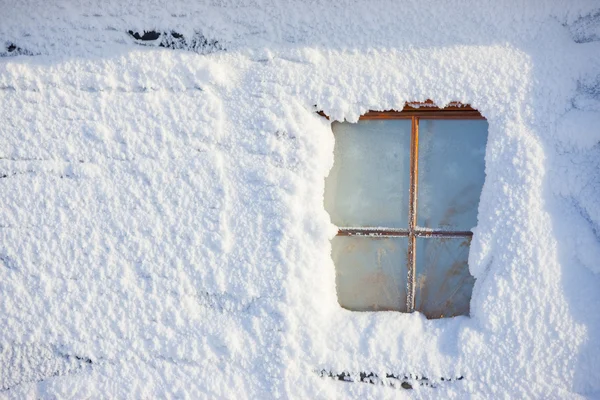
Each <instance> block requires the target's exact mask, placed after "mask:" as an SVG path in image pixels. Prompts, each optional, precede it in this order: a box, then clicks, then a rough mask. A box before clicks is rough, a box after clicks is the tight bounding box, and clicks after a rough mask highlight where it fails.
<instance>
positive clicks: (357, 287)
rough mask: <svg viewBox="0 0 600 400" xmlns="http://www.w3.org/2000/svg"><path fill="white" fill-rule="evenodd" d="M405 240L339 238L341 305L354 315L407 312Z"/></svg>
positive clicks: (334, 254)
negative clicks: (355, 312) (375, 312)
mask: <svg viewBox="0 0 600 400" xmlns="http://www.w3.org/2000/svg"><path fill="white" fill-rule="evenodd" d="M407 244H408V240H407V239H406V238H378V239H373V238H365V237H355V236H354V237H350V236H336V237H335V238H334V239H333V240H332V241H331V248H332V249H331V254H332V258H333V262H334V263H335V268H336V285H337V294H338V301H339V303H340V305H341V306H342V307H344V308H347V309H349V310H354V311H383V310H396V311H406V275H407V270H406V252H407Z"/></svg>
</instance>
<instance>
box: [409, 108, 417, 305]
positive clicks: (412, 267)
mask: <svg viewBox="0 0 600 400" xmlns="http://www.w3.org/2000/svg"><path fill="white" fill-rule="evenodd" d="M411 120H412V121H411V122H412V123H411V138H410V193H409V203H408V254H407V257H408V260H407V268H408V277H407V290H406V311H407V312H409V313H411V312H413V311H415V291H416V277H415V273H416V261H417V251H416V246H417V237H416V235H415V228H416V226H417V194H418V177H419V174H418V172H419V118H418V117H416V116H413V117H412V118H411Z"/></svg>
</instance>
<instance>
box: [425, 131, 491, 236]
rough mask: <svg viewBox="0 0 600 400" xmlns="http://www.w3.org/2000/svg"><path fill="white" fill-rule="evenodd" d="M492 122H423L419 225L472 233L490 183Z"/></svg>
mask: <svg viewBox="0 0 600 400" xmlns="http://www.w3.org/2000/svg"><path fill="white" fill-rule="evenodd" d="M487 130H488V124H487V121H483V120H481V121H480V120H467V121H459V120H421V121H420V122H419V194H418V210H417V224H418V225H419V226H422V227H427V228H442V229H451V230H470V229H472V228H473V227H475V225H477V207H478V205H479V197H480V196H481V188H482V187H483V181H484V179H485V162H484V157H485V145H486V143H487Z"/></svg>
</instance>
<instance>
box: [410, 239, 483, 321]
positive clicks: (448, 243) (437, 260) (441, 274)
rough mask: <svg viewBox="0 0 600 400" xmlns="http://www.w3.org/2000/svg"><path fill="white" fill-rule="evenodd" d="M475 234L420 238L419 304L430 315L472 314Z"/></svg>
mask: <svg viewBox="0 0 600 400" xmlns="http://www.w3.org/2000/svg"><path fill="white" fill-rule="evenodd" d="M470 243H471V238H443V239H437V238H436V239H433V238H418V239H417V268H416V297H415V308H416V309H417V311H420V312H422V313H423V314H425V315H426V316H427V318H443V317H454V316H457V315H469V304H470V301H471V293H472V291H473V285H474V284H475V278H473V276H472V275H471V274H470V273H469V267H468V265H467V260H468V258H469V245H470Z"/></svg>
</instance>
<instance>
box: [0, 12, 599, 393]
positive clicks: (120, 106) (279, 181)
mask: <svg viewBox="0 0 600 400" xmlns="http://www.w3.org/2000/svg"><path fill="white" fill-rule="evenodd" d="M599 15H600V5H599V4H598V2H597V1H573V2H563V1H550V0H548V1H543V0H537V1H531V2H526V3H525V2H518V1H506V2H502V4H498V3H497V2H493V1H486V0H484V1H481V0H480V1H464V2H455V1H440V2H436V3H435V4H434V3H431V4H428V5H424V4H423V2H418V1H406V2H402V3H397V2H391V1H390V2H385V1H381V2H355V1H350V0H347V1H340V2H335V3H332V4H330V2H320V1H311V2H300V1H298V2H295V1H278V2H275V1H262V2H252V1H243V0H239V1H234V0H222V1H215V2H211V3H207V4H196V3H195V2H190V1H177V2H171V3H170V4H169V5H168V6H164V5H163V4H162V3H161V2H158V1H144V2H140V1H135V0H134V1H130V2H113V1H105V2H94V1H91V0H90V1H83V0H82V1H70V2H41V1H36V0H31V1H22V2H18V3H16V4H11V5H10V6H9V5H6V4H5V5H3V7H2V15H0V46H1V45H2V43H5V44H6V50H5V51H3V52H2V53H1V54H0V56H2V57H0V296H1V297H0V298H1V299H2V300H1V301H0V328H1V329H0V397H5V398H26V397H30V398H35V397H42V398H89V397H91V398H157V397H171V398H315V399H319V398H323V399H329V398H373V397H381V398H385V397H404V396H409V397H415V398H465V397H474V398H584V397H588V398H600V361H598V360H600V333H599V332H600V313H599V312H598V309H599V308H600V275H599V274H600V133H599V132H600V130H599V129H600V128H599V126H600V41H599V39H598V29H599V28H598V27H599V26H600V20H599V19H600V18H599ZM129 30H132V31H135V32H142V31H144V30H148V31H150V30H156V31H161V32H171V31H175V32H177V33H179V34H182V35H184V36H185V37H193V36H194V35H196V36H198V35H201V36H202V37H205V38H208V39H210V40H217V41H218V42H219V43H220V47H219V49H215V51H214V52H212V53H211V54H201V53H198V52H195V51H193V50H194V49H191V50H192V51H186V50H185V48H183V49H169V48H160V47H157V46H140V45H139V44H138V43H136V40H135V39H134V38H133V37H132V36H131V35H129V34H128V33H127V32H128V31H129ZM210 40H209V42H210ZM11 45H12V46H11ZM203 52H204V51H203ZM426 99H432V100H434V101H435V102H436V103H437V104H438V105H444V104H447V103H448V102H451V101H461V102H463V103H469V104H471V105H473V106H474V107H475V108H477V109H478V110H480V112H481V113H482V114H483V115H484V116H486V118H487V119H488V122H489V136H488V143H487V148H486V167H485V170H486V180H485V184H484V188H483V192H482V196H481V202H480V205H479V212H478V225H477V227H476V228H475V229H474V236H473V241H472V245H471V251H470V256H469V264H470V270H471V273H472V274H473V276H474V277H475V278H476V279H477V281H476V283H475V287H474V292H473V297H472V300H471V316H470V318H467V317H458V318H453V319H447V320H432V321H429V320H426V319H425V318H424V317H423V316H422V315H420V314H418V313H415V314H410V315H409V314H401V313H394V312H380V313H355V312H350V311H346V310H344V309H342V308H341V307H340V306H339V305H338V303H337V298H336V289H335V270H334V266H333V263H332V261H331V256H330V251H331V245H330V241H329V240H330V239H331V238H332V237H333V236H334V235H335V232H336V228H335V227H334V226H333V225H332V224H331V223H330V218H329V215H328V214H327V213H326V212H325V210H324V205H323V191H324V178H325V177H326V176H327V174H328V173H329V170H330V169H331V167H332V165H333V135H332V133H331V128H330V121H327V120H325V119H324V118H322V117H320V116H319V115H317V114H316V111H318V110H322V111H324V112H325V113H326V114H328V115H329V116H331V119H332V120H340V121H342V120H348V121H356V120H357V119H358V117H359V116H360V115H361V114H363V113H364V112H366V111H367V110H369V109H373V110H385V109H401V108H402V106H403V105H404V103H405V102H406V101H423V100H426ZM361 372H365V373H375V374H377V375H378V376H380V377H385V376H386V375H387V374H390V375H395V376H405V375H406V376H407V377H408V380H409V381H410V382H412V383H413V390H410V391H408V390H406V391H405V390H403V389H397V390H395V389H394V388H391V387H389V386H386V385H370V384H363V383H359V382H355V383H347V382H341V381H339V380H335V379H330V378H328V377H327V376H328V375H330V374H334V375H335V374H342V373H348V374H349V375H351V376H357V375H358V374H360V373H361ZM423 376H425V377H427V378H428V379H429V381H430V382H432V383H435V386H436V387H435V388H432V387H431V385H423V386H421V385H420V384H419V382H423V381H422V380H419V379H420V378H421V377H423ZM459 377H462V379H460V380H456V378H459ZM442 378H444V380H443V381H442ZM448 379H452V381H448Z"/></svg>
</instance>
